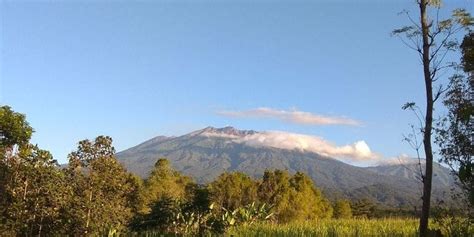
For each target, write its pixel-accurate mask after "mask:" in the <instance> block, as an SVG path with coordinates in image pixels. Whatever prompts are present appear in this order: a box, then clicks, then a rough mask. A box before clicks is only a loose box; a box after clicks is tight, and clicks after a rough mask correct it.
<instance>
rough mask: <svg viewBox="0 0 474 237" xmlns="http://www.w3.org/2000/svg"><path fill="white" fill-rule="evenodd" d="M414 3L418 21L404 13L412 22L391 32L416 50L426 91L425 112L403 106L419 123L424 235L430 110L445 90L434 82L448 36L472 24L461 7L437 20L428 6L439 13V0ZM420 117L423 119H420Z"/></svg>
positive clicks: (428, 196) (427, 208)
mask: <svg viewBox="0 0 474 237" xmlns="http://www.w3.org/2000/svg"><path fill="white" fill-rule="evenodd" d="M416 3H417V5H418V8H419V13H420V15H419V19H418V22H416V21H415V20H413V19H412V18H411V16H410V15H409V14H408V12H406V13H407V15H408V18H409V20H410V21H411V22H412V23H413V25H411V26H405V27H402V28H400V29H396V30H394V31H393V32H392V33H393V34H394V35H404V36H405V39H407V40H403V38H402V40H403V42H404V43H405V44H406V45H407V46H408V47H409V48H411V49H413V50H415V51H416V52H417V53H418V55H419V57H420V59H421V62H422V68H423V81H424V84H425V93H426V108H425V113H424V114H423V113H422V112H421V110H420V109H419V108H418V107H416V106H415V103H413V102H410V103H407V104H406V105H405V106H403V108H404V109H411V110H413V111H414V112H415V113H416V114H417V117H418V119H419V120H420V121H419V122H420V124H421V125H420V128H419V129H420V133H421V134H422V136H423V150H424V153H425V159H426V162H425V169H424V174H421V177H422V181H423V197H422V200H423V206H422V211H421V217H420V236H426V235H427V231H428V218H429V215H430V204H431V189H432V177H433V148H432V133H433V111H434V105H435V102H436V101H437V100H438V99H439V98H440V96H441V95H442V94H443V92H444V91H445V89H444V88H443V86H442V85H438V86H436V85H435V83H436V81H437V80H438V79H439V76H440V71H442V70H443V69H445V68H447V67H449V65H445V64H444V58H445V56H446V53H448V52H449V51H452V50H454V49H455V47H456V42H455V41H454V40H452V37H453V36H455V35H456V34H457V33H458V32H459V31H461V30H463V29H467V27H469V26H470V25H472V18H471V16H470V15H469V14H468V13H467V12H466V11H465V10H463V9H457V10H455V11H454V12H453V16H452V17H451V18H448V19H442V20H440V19H439V17H438V16H439V14H438V13H434V14H435V17H430V14H429V13H430V9H434V10H435V11H436V12H439V9H440V7H441V1H440V0H417V1H416ZM436 87H437V88H436ZM423 117H424V119H422V118H423ZM414 135H416V134H414ZM413 146H414V147H415V149H416V150H417V152H418V151H419V149H420V147H421V145H419V144H414V145H413ZM420 166H421V162H420ZM420 169H421V168H420Z"/></svg>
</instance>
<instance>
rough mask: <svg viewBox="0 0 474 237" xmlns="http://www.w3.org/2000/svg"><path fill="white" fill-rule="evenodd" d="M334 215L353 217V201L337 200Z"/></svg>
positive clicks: (341, 217)
mask: <svg viewBox="0 0 474 237" xmlns="http://www.w3.org/2000/svg"><path fill="white" fill-rule="evenodd" d="M334 217H335V218H338V219H347V218H351V217H352V209H351V203H350V202H349V201H348V200H337V201H336V203H335V204H334Z"/></svg>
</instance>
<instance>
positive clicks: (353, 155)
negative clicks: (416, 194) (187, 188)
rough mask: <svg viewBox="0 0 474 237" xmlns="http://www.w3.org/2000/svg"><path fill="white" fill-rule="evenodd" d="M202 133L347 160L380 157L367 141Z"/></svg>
mask: <svg viewBox="0 0 474 237" xmlns="http://www.w3.org/2000/svg"><path fill="white" fill-rule="evenodd" d="M201 135H203V136H208V137H222V138H229V139H231V140H232V141H233V142H237V143H245V144H247V145H250V146H255V147H262V146H263V147H274V148H279V149H287V150H295V149H296V150H301V151H307V152H314V153H318V154H320V155H323V156H328V157H332V158H336V159H339V160H343V161H347V162H369V163H373V162H377V161H378V160H379V159H380V156H379V155H377V154H375V153H373V152H372V151H371V150H370V148H369V146H368V145H367V143H366V142H365V141H357V142H355V143H353V144H348V145H344V146H337V145H335V144H333V143H331V142H328V141H326V140H324V139H323V138H321V137H316V136H310V135H303V134H296V133H287V132H281V131H267V132H257V133H253V134H248V135H242V136H236V135H230V134H225V133H211V132H206V133H203V134H201Z"/></svg>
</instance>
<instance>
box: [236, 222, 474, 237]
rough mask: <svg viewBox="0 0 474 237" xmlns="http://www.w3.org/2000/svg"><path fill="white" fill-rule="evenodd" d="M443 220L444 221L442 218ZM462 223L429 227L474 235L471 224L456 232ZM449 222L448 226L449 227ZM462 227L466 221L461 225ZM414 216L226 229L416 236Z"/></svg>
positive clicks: (249, 232) (267, 233)
mask: <svg viewBox="0 0 474 237" xmlns="http://www.w3.org/2000/svg"><path fill="white" fill-rule="evenodd" d="M444 223H446V222H444ZM459 225H461V224H459V223H457V222H456V223H453V222H452V221H451V222H449V223H446V226H445V225H444V224H439V223H433V222H432V223H431V224H430V228H431V229H433V230H438V231H439V233H442V234H443V236H453V235H454V234H459V235H457V236H474V228H473V227H472V225H471V226H468V227H467V232H466V228H464V232H459V230H458V228H460V226H459ZM448 226H449V227H448ZM464 227H465V225H464ZM417 234H418V220H417V219H373V220H365V219H348V220H334V219H328V220H320V221H313V222H301V223H290V224H279V225H277V224H270V223H267V224H256V225H252V226H239V227H235V228H232V229H230V230H229V231H228V236H246V237H252V236H263V237H264V236H301V237H303V236H318V237H319V236H321V237H325V236H417Z"/></svg>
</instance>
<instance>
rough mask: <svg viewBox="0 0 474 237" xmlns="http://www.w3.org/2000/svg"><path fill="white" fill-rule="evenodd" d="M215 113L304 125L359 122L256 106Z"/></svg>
mask: <svg viewBox="0 0 474 237" xmlns="http://www.w3.org/2000/svg"><path fill="white" fill-rule="evenodd" d="M217 114H219V115H222V116H227V117H237V118H247V117H253V118H274V119H279V120H283V121H287V122H291V123H296V124H304V125H350V126H359V125H360V122H359V121H356V120H353V119H350V118H345V117H333V116H324V115H318V114H313V113H310V112H304V111H298V110H291V111H288V110H277V109H272V108H266V107H261V108H256V109H251V110H244V111H229V110H226V111H218V112H217Z"/></svg>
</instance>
